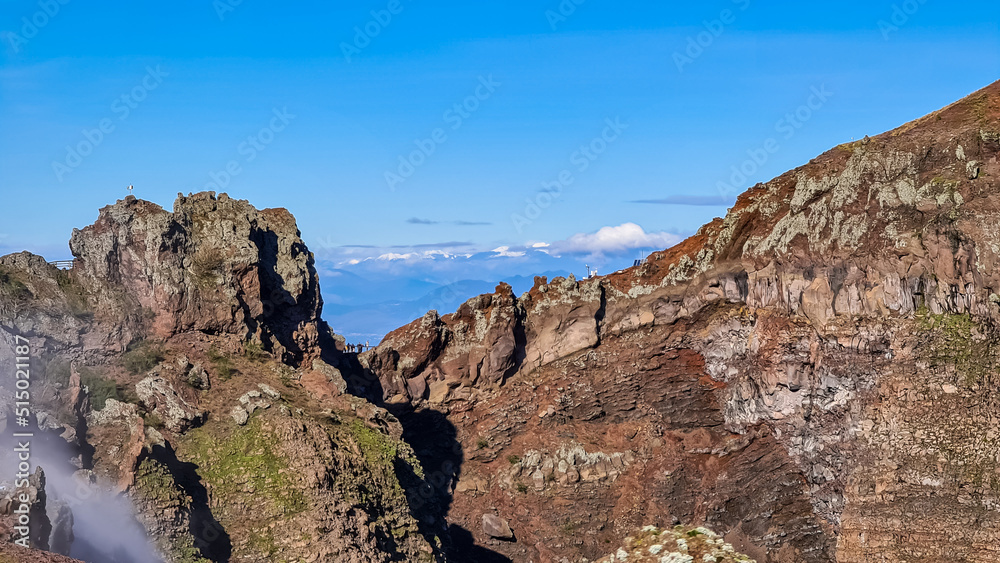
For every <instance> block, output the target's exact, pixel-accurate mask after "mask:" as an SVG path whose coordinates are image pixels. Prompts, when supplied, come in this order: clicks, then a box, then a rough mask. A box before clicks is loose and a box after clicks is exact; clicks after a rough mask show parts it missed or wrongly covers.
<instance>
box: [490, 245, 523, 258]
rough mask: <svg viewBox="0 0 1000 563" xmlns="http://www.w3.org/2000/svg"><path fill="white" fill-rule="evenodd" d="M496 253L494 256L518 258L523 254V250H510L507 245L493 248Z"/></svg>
mask: <svg viewBox="0 0 1000 563" xmlns="http://www.w3.org/2000/svg"><path fill="white" fill-rule="evenodd" d="M493 252H495V253H496V256H495V258H501V257H502V258H519V257H521V256H524V251H520V250H511V249H510V247H509V246H500V247H497V248H494V249H493Z"/></svg>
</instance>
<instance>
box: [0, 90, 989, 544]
mask: <svg viewBox="0 0 1000 563" xmlns="http://www.w3.org/2000/svg"><path fill="white" fill-rule="evenodd" d="M998 154H1000V83H998V84H994V85H992V86H990V87H989V88H987V89H985V90H983V91H981V92H978V93H976V94H974V95H973V96H971V97H969V98H967V99H965V100H962V101H961V102H958V103H956V104H954V105H952V106H949V107H948V108H945V109H944V110H942V111H940V112H936V113H934V114H931V115H930V116H927V117H925V118H922V119H921V120H918V121H916V122H914V123H911V124H908V125H906V126H904V127H902V128H900V129H897V130H895V131H891V132H889V133H886V134H884V135H880V136H877V137H873V138H867V137H866V138H865V139H864V140H863V141H859V142H857V143H851V144H848V145H842V146H839V147H837V148H835V149H833V150H831V151H829V152H827V153H825V154H823V155H821V156H820V157H818V158H817V159H815V160H813V161H812V162H810V163H809V164H807V165H805V166H803V167H801V168H799V169H796V170H793V171H791V172H788V173H786V174H784V175H782V176H780V177H778V178H775V179H774V180H772V181H770V182H768V183H766V184H761V185H758V186H755V187H754V188H753V189H751V190H750V191H749V192H747V193H746V194H744V195H743V196H741V197H740V199H739V200H738V201H737V203H736V206H735V207H734V208H733V209H732V210H730V212H729V213H728V215H727V216H726V217H725V218H723V219H716V220H715V221H713V222H712V223H710V224H708V225H706V226H705V227H703V228H702V229H701V230H700V231H699V232H698V233H697V234H696V235H695V236H693V237H691V238H690V239H688V240H687V241H685V242H683V243H681V244H680V245H678V246H676V247H674V248H671V249H669V250H666V251H662V252H658V253H654V254H653V255H651V256H650V257H649V259H647V261H646V262H645V263H644V264H642V265H640V266H638V267H635V268H630V269H628V270H624V271H622V272H618V273H615V274H612V275H609V276H605V277H602V278H593V279H587V280H583V281H577V280H575V279H572V278H570V279H562V278H557V279H555V280H552V282H551V283H548V282H547V281H546V280H544V279H542V278H539V279H538V280H536V284H535V287H534V288H532V289H531V290H530V291H528V292H527V293H525V294H524V295H522V296H515V295H513V293H512V291H511V289H510V287H509V286H506V285H503V284H501V285H500V286H498V287H497V290H496V292H495V293H494V294H492V295H483V296H479V297H476V298H474V299H471V300H469V301H468V302H467V303H465V304H464V305H463V306H461V307H460V308H459V310H458V311H456V312H455V313H452V314H446V315H444V316H439V315H438V314H437V313H436V312H433V311H432V312H430V313H428V314H427V315H425V316H424V317H422V318H421V319H418V320H416V321H414V322H413V323H411V324H410V325H407V326H405V327H402V328H400V329H398V330H396V331H394V332H393V333H391V334H390V335H388V336H387V337H386V339H385V340H384V341H383V342H382V343H381V344H380V345H379V346H378V347H377V348H376V349H374V350H371V351H368V352H365V353H363V354H360V355H357V356H354V355H351V354H344V353H342V352H341V351H340V350H338V349H337V347H336V345H335V341H334V339H333V338H332V335H330V334H329V332H328V330H327V328H326V327H325V325H324V324H323V323H322V321H321V320H320V319H319V314H320V310H321V301H320V298H319V289H318V282H317V279H316V274H315V270H314V268H313V265H312V257H311V255H310V254H309V252H308V250H306V249H305V247H304V246H303V245H302V241H301V240H300V238H299V236H298V231H297V230H296V228H295V225H294V222H293V221H292V219H291V217H290V216H289V215H288V214H287V212H285V211H283V210H264V211H258V210H256V209H254V208H252V207H251V206H250V205H249V204H248V203H246V202H242V201H235V200H231V199H229V198H228V197H227V196H225V195H220V196H219V197H215V196H214V195H213V194H197V195H193V196H189V197H181V198H179V199H178V201H177V203H176V205H175V208H174V211H173V212H172V213H170V212H167V211H164V210H163V209H161V208H159V207H158V206H155V205H153V204H150V203H148V202H142V201H138V200H135V199H133V198H128V199H126V200H124V201H121V202H118V203H117V204H115V205H112V206H109V207H107V208H105V209H103V210H102V211H101V214H100V217H99V218H98V221H97V222H96V223H95V224H94V225H92V226H90V227H87V228H86V229H83V230H81V231H76V232H74V235H73V239H72V241H71V248H72V250H73V252H74V255H75V256H76V261H75V265H74V268H73V269H72V270H70V271H69V272H62V271H59V270H56V269H55V268H53V267H51V266H49V265H48V264H46V263H45V262H44V260H42V259H41V258H39V257H35V256H32V255H30V254H26V253H22V254H17V255H11V256H6V257H2V258H0V342H2V344H3V346H0V361H3V362H5V364H6V365H10V364H12V363H13V362H12V361H11V360H12V356H11V352H10V351H11V349H12V346H11V345H12V344H13V342H14V335H15V334H17V335H20V336H22V337H24V338H28V339H29V340H30V342H31V343H32V349H33V351H34V352H33V354H35V355H36V356H37V357H35V358H33V360H32V361H33V364H32V370H34V371H33V373H37V378H36V379H35V381H36V385H37V387H36V388H35V391H34V393H35V397H37V400H38V404H37V405H36V407H37V408H39V409H40V410H42V411H44V413H36V417H35V418H36V419H37V426H38V433H39V435H40V436H42V435H46V436H49V438H51V439H57V440H62V441H64V442H65V443H64V444H63V446H64V447H67V448H68V452H67V455H66V457H67V458H69V459H70V460H71V461H72V464H73V465H74V466H75V467H76V468H82V469H81V470H80V471H79V472H77V473H78V474H80V475H83V476H85V477H87V478H88V481H87V483H88V484H89V486H91V487H97V486H99V483H104V484H105V485H104V486H105V487H106V488H108V489H111V490H112V491H124V493H125V494H126V495H127V496H128V498H129V499H131V500H132V503H133V505H134V508H135V515H134V516H131V515H130V517H132V518H133V519H137V520H138V521H139V522H141V524H142V526H143V528H144V530H145V532H146V533H147V534H148V535H149V536H150V539H151V540H152V541H153V543H155V545H156V548H157V550H158V551H159V552H160V553H161V554H162V556H163V557H164V559H165V560H166V561H168V562H170V563H181V562H183V563H190V562H198V563H204V561H206V560H207V561H236V560H239V561H247V562H268V561H282V560H289V561H299V560H304V561H338V562H340V561H346V562H358V563H361V562H369V561H377V562H382V561H385V562H389V561H452V562H465V561H476V562H481V561H493V560H503V558H504V557H506V558H508V559H510V560H512V561H536V562H539V563H555V562H562V561H579V560H582V559H584V558H586V559H588V560H592V561H593V560H597V559H599V558H601V557H606V556H607V555H608V553H609V551H611V549H614V546H617V545H618V544H619V539H620V538H621V537H624V536H625V535H626V534H629V533H631V532H632V531H633V530H635V529H638V528H639V527H640V526H643V525H645V524H650V523H653V524H656V525H658V526H660V528H651V529H643V531H642V532H641V533H640V534H638V535H634V536H632V537H631V540H629V541H628V542H627V543H626V545H625V546H623V547H622V550H621V553H619V552H614V555H612V557H614V558H615V559H616V560H626V561H627V560H633V559H634V560H642V559H640V557H642V558H645V559H650V558H656V557H659V560H660V561H661V563H662V561H663V560H664V558H667V561H677V562H681V561H691V560H693V558H694V555H693V553H695V552H697V555H699V556H701V557H704V555H705V553H708V555H709V556H710V557H716V560H718V557H722V558H723V559H722V560H723V561H725V560H727V558H728V560H737V561H740V560H747V559H748V558H753V559H755V560H757V561H760V562H769V563H800V562H805V563H813V562H824V563H825V562H832V561H838V562H845V563H847V562H850V563H854V562H858V563H861V562H867V561H911V562H932V561H943V560H961V561H974V562H986V561H996V560H997V559H998V558H1000V551H998V548H997V545H1000V543H998V541H997V540H998V539H1000V513H998V511H997V507H998V506H1000V465H998V461H997V460H1000V424H998V422H997V417H996V411H997V401H996V400H995V399H994V398H995V397H996V396H997V391H1000V381H998V378H997V375H996V374H997V373H998V367H1000V355H998V343H1000V331H998V330H997V323H998V321H1000V273H998V271H997V268H996V266H997V263H998V260H1000V232H998V230H997V229H996V227H995V225H996V224H997V222H998V218H1000V199H998V197H1000V196H997V193H998V190H1000V161H998ZM129 344H135V345H134V346H131V347H129V349H128V351H127V352H126V351H125V347H126V345H129ZM196 368H197V369H196ZM11 391H12V390H10V389H0V407H2V410H4V411H7V410H9V408H10V407H11V406H12V405H13V403H12V401H13V396H14V395H13V393H12V392H11ZM351 393H357V394H359V395H368V398H369V399H371V401H366V400H365V399H364V398H361V397H358V396H353V395H351ZM102 405H103V408H100V407H101V406H102ZM53 436H55V438H53ZM77 473H74V475H76V474H77ZM41 489H42V490H44V489H45V487H41ZM48 498H52V496H51V495H50V496H49V497H48ZM53 506H55V505H53ZM63 516H66V517H67V518H68V517H69V515H65V514H64V515H63ZM61 521H65V519H63V520H61ZM677 524H683V525H685V526H691V525H693V526H700V525H705V526H707V528H709V529H712V530H715V531H716V532H718V533H720V534H721V537H716V536H715V535H714V534H712V533H709V532H707V530H704V529H700V528H675V529H674V530H673V531H664V530H665V529H667V528H669V527H671V526H674V525H677ZM2 525H3V521H2V519H0V531H2ZM654 532H655V533H654ZM692 532H694V534H693V535H691V534H692ZM57 535H58V537H59V538H62V539H63V540H66V541H68V539H69V537H68V536H67V535H66V534H62V533H60V534H57ZM678 535H680V537H678ZM663 538H667V539H669V540H671V541H672V542H673V544H672V545H671V546H669V547H670V549H669V550H668V549H667V548H668V546H667V545H666V543H664V542H665V541H666V540H664V539H663ZM685 538H692V540H691V541H688V540H687V539H685ZM43 539H44V538H41V537H40V538H39V540H43ZM678 540H684V544H683V545H682V543H681V542H680V541H678ZM709 540H710V541H709ZM63 543H65V542H63ZM727 545H731V546H733V547H732V548H728V547H726V546H727ZM656 546H661V547H656ZM685 546H686V547H687V548H688V552H687V553H685V551H684V549H683V547H685ZM64 547H65V546H62V547H61V548H64ZM4 549H5V546H2V545H0V555H3V554H5V553H6V552H4V551H3V550H4ZM636 549H639V550H640V551H639V552H636ZM650 549H654V550H656V551H657V552H656V553H653V552H651V551H650ZM629 550H631V551H629ZM698 550H700V551H698ZM737 551H739V552H742V553H745V554H746V555H745V556H743V555H736V552H737ZM35 555H36V554H35V553H31V556H35ZM46 557H47V556H46ZM41 560H43V561H48V560H52V561H56V560H59V559H58V558H57V557H56V556H52V557H50V558H44V559H41ZM654 560H655V559H654Z"/></svg>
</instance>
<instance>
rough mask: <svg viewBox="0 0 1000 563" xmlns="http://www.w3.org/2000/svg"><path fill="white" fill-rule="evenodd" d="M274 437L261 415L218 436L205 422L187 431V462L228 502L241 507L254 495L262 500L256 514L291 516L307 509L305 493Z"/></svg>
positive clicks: (185, 440)
mask: <svg viewBox="0 0 1000 563" xmlns="http://www.w3.org/2000/svg"><path fill="white" fill-rule="evenodd" d="M275 441H276V438H275V437H274V435H273V434H272V433H271V432H270V431H268V430H267V429H266V428H265V426H264V423H263V422H262V421H261V420H260V419H259V418H255V419H252V420H251V421H250V422H249V423H248V424H247V425H246V426H241V427H236V428H233V429H231V430H230V431H229V432H228V435H214V434H212V433H211V431H210V428H208V427H202V428H198V429H195V430H193V431H191V432H189V433H188V434H187V435H186V436H185V437H184V442H183V445H184V447H185V450H186V452H185V453H186V454H187V455H186V457H187V459H188V460H189V461H192V462H194V463H196V464H198V474H199V475H200V476H201V477H202V479H203V480H204V481H205V483H206V485H208V487H209V490H210V491H211V493H212V495H213V496H216V497H218V498H219V500H220V504H221V505H224V506H239V505H240V504H242V501H245V500H246V499H249V498H253V499H256V500H257V501H261V506H260V509H259V510H255V514H256V515H258V516H260V517H267V516H268V512H269V511H268V510H267V508H266V507H268V508H270V512H271V513H272V514H271V515H274V514H273V513H277V514H278V515H286V516H287V515H292V514H297V513H299V512H302V511H303V510H305V509H306V507H307V505H308V502H307V501H306V498H305V495H304V493H303V492H302V491H301V490H299V489H297V488H295V486H294V483H293V482H292V480H291V478H290V477H289V475H288V471H289V469H288V462H287V460H285V458H284V457H282V456H281V455H280V454H278V453H277V451H276V445H275Z"/></svg>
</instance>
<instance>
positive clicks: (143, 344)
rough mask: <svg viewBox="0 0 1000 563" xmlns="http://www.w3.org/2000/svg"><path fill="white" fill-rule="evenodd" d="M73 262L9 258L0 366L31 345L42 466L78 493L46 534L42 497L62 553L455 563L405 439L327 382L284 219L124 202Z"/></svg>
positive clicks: (334, 356)
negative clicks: (447, 560) (424, 503)
mask: <svg viewBox="0 0 1000 563" xmlns="http://www.w3.org/2000/svg"><path fill="white" fill-rule="evenodd" d="M70 244H71V248H72V251H73V253H74V255H75V256H76V260H75V262H74V267H73V268H72V269H71V270H69V271H62V270H57V269H56V268H54V267H52V266H50V265H49V264H47V263H46V262H45V261H44V259H42V258H41V257H38V256H33V255H30V254H27V253H21V254H15V255H10V256H5V257H2V258H0V344H2V345H0V360H3V362H4V365H14V363H15V362H14V359H13V351H14V344H15V336H17V337H20V338H21V339H22V340H19V341H18V342H21V343H23V341H24V340H25V339H26V340H27V341H28V342H29V343H30V345H31V346H30V348H31V370H32V377H33V379H32V381H33V383H32V394H33V395H32V396H33V399H34V401H35V403H34V407H35V409H36V410H37V413H36V415H37V416H36V418H37V421H38V422H37V427H38V428H37V432H36V436H37V439H38V440H39V441H40V442H44V443H45V444H46V446H45V452H46V453H45V457H44V458H42V457H37V458H36V459H34V461H35V463H38V464H42V465H45V466H46V467H54V466H59V471H60V472H66V473H67V475H68V476H72V479H74V481H73V482H72V483H71V484H70V485H69V486H66V487H56V491H55V493H56V496H53V491H46V487H45V486H44V484H42V485H38V486H36V489H37V493H38V495H37V498H39V499H42V502H41V503H40V504H39V506H40V508H39V510H40V512H39V514H37V515H35V517H33V520H34V521H35V522H37V523H38V524H39V526H41V524H43V523H45V522H47V520H46V519H45V505H44V499H45V495H46V493H47V492H48V493H49V496H48V498H49V499H50V501H51V502H52V506H51V508H52V514H54V515H55V516H57V522H58V524H59V527H58V529H57V530H56V531H55V533H53V534H51V535H52V537H53V540H54V542H53V544H52V546H53V548H55V549H58V550H60V551H67V550H71V549H72V546H73V545H74V543H73V542H78V543H79V544H80V545H85V546H89V547H94V546H102V545H104V544H105V542H110V543H109V544H113V542H116V541H119V540H123V541H124V539H125V538H126V536H127V541H128V545H127V548H128V549H129V551H128V552H127V557H130V558H131V560H136V561H138V560H141V561H143V562H144V563H145V562H150V563H152V562H153V561H158V560H160V559H159V558H162V560H163V561H165V562H166V563H206V562H208V561H230V560H233V561H235V560H239V561H247V562H261V563H263V562H271V561H338V562H340V561H343V562H356V563H370V562H381V561H384V562H388V561H436V560H443V557H444V556H443V551H442V550H443V548H444V544H445V543H447V542H446V541H443V540H442V539H441V538H442V537H444V535H445V534H444V532H445V531H446V529H447V528H446V525H445V522H444V521H443V520H436V521H435V520H434V519H432V518H431V519H427V518H424V516H425V513H426V510H421V509H420V508H419V507H417V506H416V505H415V504H412V499H414V498H419V497H418V495H417V491H418V489H419V488H420V487H421V486H422V484H423V477H424V471H423V469H422V467H421V465H420V462H419V461H418V459H417V458H416V456H415V454H414V452H413V450H412V448H410V446H409V445H407V444H406V443H405V442H404V441H403V440H402V439H401V436H402V434H403V429H402V427H401V426H400V424H399V421H398V420H396V419H395V418H394V417H392V416H391V415H390V414H389V413H387V412H386V411H385V410H383V409H381V408H378V407H376V406H375V405H372V404H371V403H369V402H367V401H365V400H363V399H360V398H357V397H353V396H350V395H346V394H345V391H346V389H347V383H346V382H345V381H344V379H343V377H342V376H341V372H340V370H338V369H337V367H335V366H334V365H331V363H328V362H332V363H333V364H338V363H340V360H339V357H340V355H341V352H340V351H339V350H338V349H337V348H336V342H335V339H334V337H333V335H332V334H331V333H329V329H328V328H327V327H326V325H325V324H324V323H323V322H322V320H320V318H319V315H320V311H321V306H322V303H321V300H320V296H319V285H318V280H317V277H316V272H315V270H314V268H313V258H312V255H311V254H310V253H309V251H308V250H307V249H306V248H305V246H304V245H303V244H302V241H301V239H300V238H299V234H298V231H297V229H296V227H295V223H294V220H293V219H292V218H291V216H290V215H289V214H288V212H287V211H285V210H263V211H258V210H256V209H254V208H253V207H252V206H250V204H249V203H247V202H245V201H236V200H232V199H230V198H228V197H227V196H226V195H225V194H222V195H220V196H218V197H216V196H215V195H214V194H210V193H204V194H196V195H192V196H188V197H179V198H178V200H177V203H176V204H175V207H174V211H173V212H172V213H170V212H167V211H164V210H163V209H161V208H160V207H158V206H156V205H154V204H151V203H148V202H144V201H139V200H136V199H134V198H131V197H130V198H127V199H125V200H124V201H119V202H118V203H116V204H115V205H112V206H109V207H106V208H105V209H103V210H102V211H101V214H100V216H99V218H98V220H97V222H96V223H95V224H94V225H92V226H90V227H87V228H85V229H82V230H79V231H75V232H74V234H73V238H72V240H71V243H70ZM300 366H308V367H300ZM12 382H13V377H11V378H4V379H3V380H2V381H0V410H3V411H4V412H11V411H12V409H13V407H14V389H13V388H12ZM235 409H239V414H240V416H239V417H238V420H234V419H233V417H232V416H230V415H231V413H232V412H233V411H234V410H235ZM4 436H6V434H4ZM4 439H5V438H3V436H0V442H2V441H3V440H4ZM0 446H3V448H2V449H0V451H12V449H13V446H10V444H7V443H6V442H4V443H0ZM8 446H10V447H8ZM40 455H41V454H39V456H40ZM60 474H61V473H60ZM39 475H41V473H39ZM2 478H3V477H0V479H2ZM68 478H69V477H67V479H68ZM50 482H51V481H50ZM77 484H79V485H80V486H79V487H77V486H76V485H77ZM64 485H65V483H64ZM73 489H76V492H73ZM80 490H83V491H84V493H85V494H82V496H80V497H79V498H77V497H76V496H74V495H81V493H80V492H79V491H80ZM67 494H69V495H70V497H69V498H67V497H66V496H65V495H67ZM88 503H93V504H94V506H93V507H90V505H89V504H88ZM88 507H89V508H88ZM81 509H83V510H84V511H87V510H89V511H90V513H91V514H93V513H95V512H100V513H101V519H104V520H105V521H106V522H107V524H104V525H103V526H102V525H101V524H102V523H103V522H102V523H95V522H94V521H93V517H88V518H75V521H76V523H77V524H83V526H81V527H80V529H81V530H82V531H81V532H80V533H76V534H75V537H74V534H73V533H72V531H71V530H69V529H68V526H69V524H68V523H70V522H73V521H74V511H77V510H81ZM105 513H106V514H105ZM112 523H113V524H112ZM3 524H4V521H3V519H0V532H2V531H3ZM73 527H74V528H77V526H75V525H74V526H73ZM109 527H111V528H115V527H120V529H119V528H115V529H112V530H107V533H110V534H111V535H112V536H114V537H96V536H95V535H94V534H95V533H97V534H99V533H102V532H101V531H100V529H101V528H105V529H106V528H109ZM95 528H97V529H98V530H97V531H96V532H95V531H94V529H95ZM126 532H127V534H126ZM38 534H39V536H38V538H37V539H38V541H36V542H35V543H36V545H38V546H39V547H45V544H44V543H42V541H43V540H46V541H47V540H48V535H49V532H48V530H47V529H43V528H41V527H39V528H38ZM18 549H20V548H18ZM8 551H9V550H8V549H7V546H6V545H2V544H0V560H6V559H4V556H6V554H7V553H8ZM154 552H155V555H154ZM95 553H96V552H95ZM121 553H125V552H121ZM19 557H20V556H19ZM87 557H88V558H89V559H91V560H96V559H95V558H97V559H100V556H99V555H88V556H87ZM16 560H18V561H22V560H24V561H28V560H31V561H36V560H37V561H50V560H51V561H62V560H63V559H60V558H58V557H57V556H55V555H51V556H50V555H48V554H43V553H41V552H34V551H33V552H30V553H29V552H25V554H24V557H21V558H18V559H16Z"/></svg>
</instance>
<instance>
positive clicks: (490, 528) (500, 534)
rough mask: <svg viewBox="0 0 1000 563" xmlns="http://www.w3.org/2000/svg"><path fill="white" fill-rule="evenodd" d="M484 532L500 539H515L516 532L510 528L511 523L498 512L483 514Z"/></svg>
mask: <svg viewBox="0 0 1000 563" xmlns="http://www.w3.org/2000/svg"><path fill="white" fill-rule="evenodd" d="M483 533H485V534H486V535H487V536H489V537H491V538H496V539H498V540H508V541H510V540H513V539H514V532H513V531H512V530H511V529H510V524H508V523H507V521H506V520H504V519H503V518H500V517H499V516H497V515H496V514H491V513H486V514H483Z"/></svg>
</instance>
